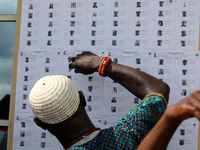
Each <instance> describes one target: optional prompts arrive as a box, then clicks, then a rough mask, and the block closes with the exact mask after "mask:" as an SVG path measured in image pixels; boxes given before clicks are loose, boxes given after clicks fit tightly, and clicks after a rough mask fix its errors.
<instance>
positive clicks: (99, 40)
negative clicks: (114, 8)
mask: <svg viewBox="0 0 200 150" xmlns="http://www.w3.org/2000/svg"><path fill="white" fill-rule="evenodd" d="M86 13H87V14H88V15H87V16H86V32H85V34H86V36H87V38H86V48H89V49H91V50H93V49H95V48H104V41H105V39H104V38H105V36H104V34H105V23H106V22H105V18H106V2H105V1H90V2H88V3H87V10H86Z"/></svg>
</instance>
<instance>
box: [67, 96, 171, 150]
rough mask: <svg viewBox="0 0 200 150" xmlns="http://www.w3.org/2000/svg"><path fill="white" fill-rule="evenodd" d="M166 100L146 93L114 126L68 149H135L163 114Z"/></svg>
mask: <svg viewBox="0 0 200 150" xmlns="http://www.w3.org/2000/svg"><path fill="white" fill-rule="evenodd" d="M166 107H167V102H166V100H165V99H164V97H163V96H162V95H161V94H158V93H151V94H149V95H147V96H146V97H145V98H144V99H143V100H142V101H141V102H140V103H139V105H137V106H135V107H133V108H132V109H131V111H130V112H129V113H128V114H127V115H126V116H125V117H124V118H122V119H121V120H120V121H119V122H118V124H117V125H116V126H115V127H111V128H108V129H103V130H101V131H100V132H99V133H98V135H97V136H96V137H94V138H93V139H92V140H90V141H89V142H86V143H84V144H82V145H79V146H76V147H72V148H70V150H105V149H108V150H122V149H123V150H124V149H126V150H130V149H131V150H136V149H137V147H138V145H139V144H140V142H141V141H142V139H143V138H144V137H145V136H146V135H147V134H148V133H149V131H150V130H151V129H152V128H153V127H154V125H155V124H156V123H157V122H158V120H159V119H160V118H161V116H162V115H163V113H164V111H165V109H166Z"/></svg>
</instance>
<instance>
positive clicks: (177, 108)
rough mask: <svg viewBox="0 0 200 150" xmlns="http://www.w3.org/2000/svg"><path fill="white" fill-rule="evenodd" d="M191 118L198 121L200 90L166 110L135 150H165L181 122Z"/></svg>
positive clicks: (199, 115)
mask: <svg viewBox="0 0 200 150" xmlns="http://www.w3.org/2000/svg"><path fill="white" fill-rule="evenodd" d="M191 117H196V118H197V119H198V120H200V90H199V91H195V92H193V93H191V94H190V95H189V96H187V97H186V98H185V99H183V100H182V101H180V102H179V103H177V104H176V105H174V106H172V107H170V108H168V109H167V110H166V111H165V113H164V115H163V116H162V118H161V119H160V120H159V121H158V123H157V124H156V125H155V126H154V128H153V129H152V130H151V131H150V132H149V133H148V134H147V136H146V137H145V138H144V139H143V140H142V142H141V143H140V145H139V147H138V148H137V150H152V149H153V150H165V149H166V148H167V145H168V143H169V141H170V139H171V137H172V136H173V134H174V132H175V131H176V129H177V128H178V126H179V125H180V124H181V122H182V121H184V120H186V119H188V118H191Z"/></svg>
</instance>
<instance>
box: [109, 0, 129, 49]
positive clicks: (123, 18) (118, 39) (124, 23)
mask: <svg viewBox="0 0 200 150" xmlns="http://www.w3.org/2000/svg"><path fill="white" fill-rule="evenodd" d="M128 3H129V1H109V2H107V5H108V7H107V10H106V12H107V16H106V29H105V32H106V34H105V35H106V38H107V39H106V41H105V42H106V43H105V46H106V48H109V49H121V48H128V24H129V5H128Z"/></svg>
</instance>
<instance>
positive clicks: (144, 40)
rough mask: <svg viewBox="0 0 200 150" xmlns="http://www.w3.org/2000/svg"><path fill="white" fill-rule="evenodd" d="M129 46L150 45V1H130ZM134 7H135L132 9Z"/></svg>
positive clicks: (141, 47)
mask: <svg viewBox="0 0 200 150" xmlns="http://www.w3.org/2000/svg"><path fill="white" fill-rule="evenodd" d="M130 6H131V7H130V10H129V11H130V15H129V17H130V18H129V19H130V26H129V30H130V32H129V41H130V42H129V46H130V48H131V49H135V48H139V49H144V48H145V49H146V48H148V47H149V42H150V41H149V31H150V30H149V28H150V27H151V26H150V22H151V21H150V17H151V5H150V2H148V1H147V2H145V1H141V0H138V1H131V3H130ZM131 8H134V9H131Z"/></svg>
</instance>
